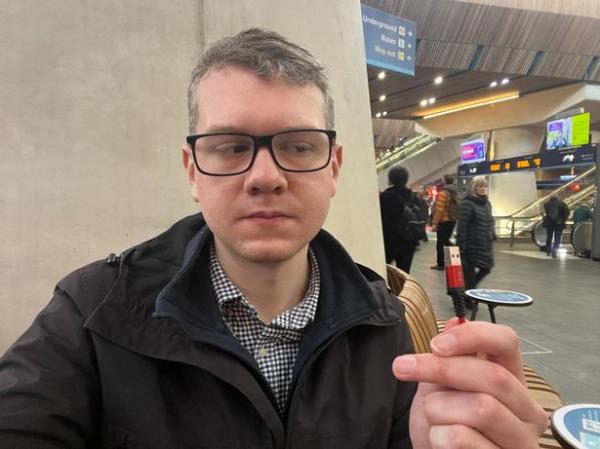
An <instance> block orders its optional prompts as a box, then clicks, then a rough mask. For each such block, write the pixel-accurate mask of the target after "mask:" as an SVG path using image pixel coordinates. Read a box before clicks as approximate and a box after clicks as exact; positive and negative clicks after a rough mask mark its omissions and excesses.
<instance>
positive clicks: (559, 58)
mask: <svg viewBox="0 0 600 449" xmlns="http://www.w3.org/2000/svg"><path fill="white" fill-rule="evenodd" d="M591 61H592V57H591V56H581V55H569V54H565V53H544V57H543V58H542V60H541V61H540V62H539V64H538V65H537V66H536V68H535V69H534V71H533V73H532V74H533V75H538V76H552V77H555V78H570V79H583V77H584V76H585V72H586V70H587V68H588V67H589V65H590V62H591Z"/></svg>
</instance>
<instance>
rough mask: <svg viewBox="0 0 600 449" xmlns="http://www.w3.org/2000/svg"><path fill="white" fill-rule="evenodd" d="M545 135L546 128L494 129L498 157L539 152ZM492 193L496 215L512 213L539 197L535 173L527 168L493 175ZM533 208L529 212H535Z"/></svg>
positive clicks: (490, 184)
mask: <svg viewBox="0 0 600 449" xmlns="http://www.w3.org/2000/svg"><path fill="white" fill-rule="evenodd" d="M543 138H544V129H543V128H508V129H500V130H496V131H493V132H492V140H493V144H494V152H495V156H494V159H505V158H509V157H516V156H521V155H524V154H532V153H537V152H538V151H539V149H540V145H541V143H542V139H543ZM489 197H490V201H491V203H492V206H493V210H494V215H496V216H498V215H510V214H512V213H514V212H516V211H518V210H519V209H521V208H522V207H524V206H526V205H528V204H530V203H531V202H533V201H534V200H536V199H537V188H536V183H535V173H534V172H533V171H523V172H516V173H502V174H499V175H493V176H490V177H489ZM535 212H536V211H531V213H529V212H528V213H527V215H531V214H534V213H535Z"/></svg>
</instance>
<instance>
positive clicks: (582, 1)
mask: <svg viewBox="0 0 600 449" xmlns="http://www.w3.org/2000/svg"><path fill="white" fill-rule="evenodd" d="M460 1H462V2H465V3H479V4H483V5H492V6H500V7H505V8H517V9H529V10H532V11H545V12H551V13H557V14H569V15H573V16H587V17H596V18H600V2H598V0H577V1H573V0H460Z"/></svg>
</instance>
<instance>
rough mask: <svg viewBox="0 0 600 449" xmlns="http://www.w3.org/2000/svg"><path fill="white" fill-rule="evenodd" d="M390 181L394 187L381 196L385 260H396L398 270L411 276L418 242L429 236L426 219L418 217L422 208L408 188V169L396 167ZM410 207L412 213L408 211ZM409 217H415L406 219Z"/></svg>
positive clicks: (389, 175)
mask: <svg viewBox="0 0 600 449" xmlns="http://www.w3.org/2000/svg"><path fill="white" fill-rule="evenodd" d="M388 179H389V183H390V184H391V186H390V187H389V188H387V189H386V190H385V191H384V192H383V193H382V194H381V196H380V197H379V203H380V208H381V224H382V228H383V243H384V246H385V261H386V263H391V262H392V261H394V260H395V261H396V266H397V267H398V268H400V269H402V270H404V271H405V272H407V273H410V266H411V264H412V260H413V256H414V255H415V251H416V249H417V244H418V243H419V239H421V238H423V237H424V236H425V235H426V234H425V220H424V219H423V218H422V217H421V216H419V214H421V208H420V204H417V195H416V194H415V193H413V191H412V190H410V189H409V188H408V187H406V183H407V182H408V170H406V168H404V167H394V168H392V169H391V170H390V171H389V173H388ZM407 206H408V207H409V208H410V211H409V210H406V207H407ZM413 211H414V212H413ZM408 214H411V215H412V217H410V218H409V217H407V215H408ZM417 221H418V222H417ZM413 226H414V228H413Z"/></svg>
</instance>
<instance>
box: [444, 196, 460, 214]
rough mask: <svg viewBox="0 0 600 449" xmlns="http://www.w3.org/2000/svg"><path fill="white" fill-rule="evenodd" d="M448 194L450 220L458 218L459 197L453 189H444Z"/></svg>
mask: <svg viewBox="0 0 600 449" xmlns="http://www.w3.org/2000/svg"><path fill="white" fill-rule="evenodd" d="M444 190H445V191H446V193H447V194H448V206H447V207H448V209H447V212H448V218H449V219H450V221H456V220H458V198H457V195H456V192H455V191H453V190H448V189H444Z"/></svg>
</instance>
